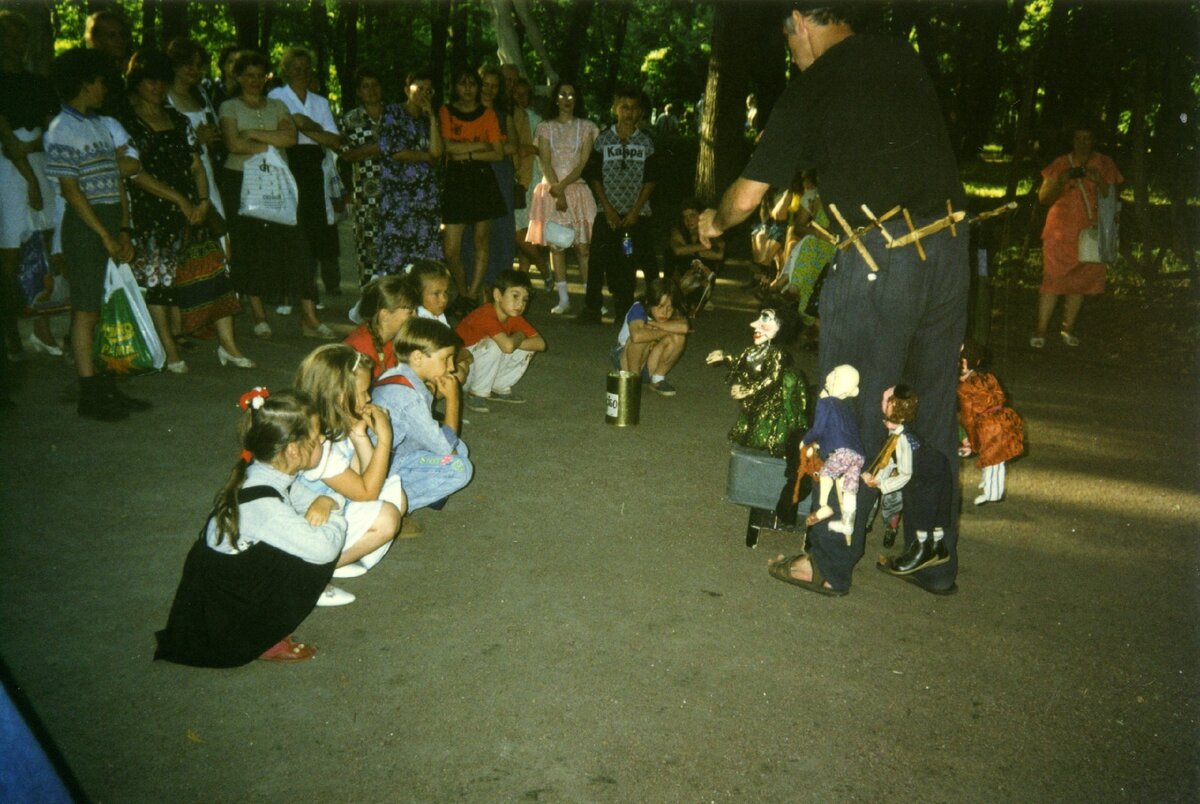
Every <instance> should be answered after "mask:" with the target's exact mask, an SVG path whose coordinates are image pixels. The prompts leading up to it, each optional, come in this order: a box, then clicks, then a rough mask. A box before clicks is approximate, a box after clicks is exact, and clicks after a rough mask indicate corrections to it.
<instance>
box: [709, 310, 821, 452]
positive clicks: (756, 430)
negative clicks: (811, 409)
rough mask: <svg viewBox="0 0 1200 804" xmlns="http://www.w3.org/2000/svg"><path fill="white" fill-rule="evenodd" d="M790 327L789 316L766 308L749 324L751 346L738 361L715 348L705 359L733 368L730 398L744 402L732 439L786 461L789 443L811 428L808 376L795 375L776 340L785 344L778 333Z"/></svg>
mask: <svg viewBox="0 0 1200 804" xmlns="http://www.w3.org/2000/svg"><path fill="white" fill-rule="evenodd" d="M792 323H793V322H792V321H791V320H790V319H789V318H788V317H787V315H786V313H784V314H781V313H780V312H777V311H776V310H774V309H772V308H770V307H766V308H763V309H762V311H761V312H760V313H759V316H758V318H756V319H755V320H754V321H752V322H751V323H750V329H751V330H753V332H754V344H753V345H752V346H750V347H747V348H746V349H744V350H743V351H742V352H741V354H739V355H737V356H736V357H734V356H731V355H727V354H726V353H725V352H723V351H721V350H720V349H717V350H715V351H712V352H709V353H708V356H707V357H706V358H705V359H704V360H705V362H706V363H708V364H709V365H714V364H716V363H725V364H727V365H728V366H729V373H728V375H726V381H727V382H728V383H729V384H730V388H729V395H730V396H732V397H733V398H734V399H737V400H739V401H740V402H741V412H740V413H739V414H738V418H737V421H736V422H734V424H733V427H732V428H731V429H730V431H729V440H730V441H732V442H734V443H735V444H741V445H742V446H744V447H750V448H751V449H761V450H766V451H767V452H769V453H771V455H774V456H775V457H777V458H780V457H783V456H784V454H785V452H786V447H787V442H788V438H789V437H790V436H791V435H793V434H794V433H796V432H797V431H802V430H803V429H804V427H805V425H806V424H807V423H808V422H807V420H806V419H805V414H804V409H805V407H806V406H807V402H808V397H807V392H806V390H805V380H804V374H803V373H801V372H799V371H797V370H794V369H793V368H792V367H791V359H790V357H789V356H788V355H787V354H786V353H785V352H784V351H783V350H782V349H780V348H779V347H778V346H776V341H777V340H783V339H782V338H780V337H779V335H780V332H781V331H785V330H787V329H788V328H789V327H790V325H791V324H792Z"/></svg>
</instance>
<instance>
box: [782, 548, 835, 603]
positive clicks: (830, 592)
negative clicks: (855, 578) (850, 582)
mask: <svg viewBox="0 0 1200 804" xmlns="http://www.w3.org/2000/svg"><path fill="white" fill-rule="evenodd" d="M805 557H806V556H805V555H804V553H801V554H800V555H797V556H792V557H791V558H784V557H783V556H779V557H778V558H776V559H774V560H772V561H768V562H767V573H768V574H769V575H770V576H771V577H772V578H774V579H775V580H777V581H783V582H784V583H790V584H791V585H792V586H799V587H800V588H801V589H807V590H808V591H810V592H816V593H817V594H818V595H825V596H826V597H845V596H846V595H848V594H850V590H848V589H847V590H842V591H839V590H837V589H831V588H830V587H828V586H826V585H825V579H824V578H822V577H821V574H820V573H819V572H817V565H816V564H813V563H812V558H809V559H808V562H809V566H810V567H812V580H809V581H802V580H800V579H799V578H796V577H794V576H793V575H792V565H793V564H795V563H796V562H797V561H800V560H801V559H803V558H805Z"/></svg>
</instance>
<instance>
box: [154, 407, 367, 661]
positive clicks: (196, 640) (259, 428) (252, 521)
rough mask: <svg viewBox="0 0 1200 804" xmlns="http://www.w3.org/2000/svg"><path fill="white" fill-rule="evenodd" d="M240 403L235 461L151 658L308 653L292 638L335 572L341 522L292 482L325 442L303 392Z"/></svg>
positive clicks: (287, 657)
mask: <svg viewBox="0 0 1200 804" xmlns="http://www.w3.org/2000/svg"><path fill="white" fill-rule="evenodd" d="M239 404H240V406H241V407H242V408H243V410H245V413H244V414H243V418H242V422H241V428H240V429H241V442H242V456H241V459H240V460H239V461H238V463H237V465H236V466H235V467H234V468H233V471H232V472H231V473H230V475H229V480H228V481H227V482H226V484H225V487H224V488H223V489H221V491H220V492H219V493H218V494H217V497H216V502H215V506H214V508H213V512H212V514H211V515H210V516H209V518H208V522H207V523H206V524H205V526H204V528H202V529H201V531H200V537H199V539H198V540H197V541H196V542H195V543H194V544H193V545H192V549H191V551H190V552H189V553H188V556H187V560H186V561H185V562H184V565H183V577H182V578H181V579H180V581H179V588H178V589H177V590H176V592H175V602H174V603H173V604H172V605H171V613H170V615H169V617H168V618H167V627H166V628H164V629H163V630H162V631H159V632H158V634H157V638H158V649H157V650H156V651H155V653H154V658H155V659H163V660H165V661H168V662H176V663H178V664H187V665H192V666H195V667H238V666H241V665H244V664H247V663H248V662H251V661H253V660H254V659H262V660H265V661H282V662H295V661H303V660H305V659H311V658H312V657H313V655H314V654H315V653H316V649H315V648H313V647H312V646H310V645H305V644H303V643H300V642H294V641H293V640H292V637H291V633H292V631H293V630H294V629H295V628H296V627H297V626H298V625H299V624H300V623H301V622H302V621H303V620H304V618H305V617H307V616H308V615H309V613H310V612H311V611H312V610H313V608H314V607H315V606H316V604H317V600H318V598H319V597H320V596H321V594H322V592H324V590H325V586H326V584H328V583H329V579H330V578H331V577H332V575H333V569H334V565H335V564H336V563H337V561H338V557H339V555H340V554H341V552H342V546H343V544H344V543H345V540H346V519H345V517H344V516H342V514H341V512H340V511H338V510H336V508H335V504H334V501H333V500H332V499H331V498H329V497H326V496H324V495H318V494H316V493H315V492H313V491H311V490H308V489H307V488H306V487H305V486H304V484H302V483H295V482H294V481H295V480H296V476H297V474H299V472H300V471H302V470H304V469H311V468H313V467H315V466H316V465H317V464H318V463H319V462H320V460H321V454H322V444H323V443H324V441H325V437H324V436H323V435H322V434H321V430H320V423H319V420H318V417H317V413H316V411H315V410H314V408H313V405H312V403H311V402H310V401H309V399H308V398H307V397H306V396H304V395H303V394H299V393H296V392H292V391H284V392H282V393H279V394H275V395H273V396H271V395H269V394H268V392H267V389H265V388H255V389H254V390H252V391H250V392H248V393H246V394H244V395H243V396H242V398H241V401H240V403H239Z"/></svg>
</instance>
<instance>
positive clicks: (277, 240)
mask: <svg viewBox="0 0 1200 804" xmlns="http://www.w3.org/2000/svg"><path fill="white" fill-rule="evenodd" d="M270 69H271V63H270V62H269V61H267V59H266V57H265V56H262V55H260V54H258V53H255V52H253V51H249V50H247V51H243V52H241V53H239V54H238V57H237V59H236V61H235V62H234V66H233V74H234V79H235V80H236V81H237V84H238V95H237V96H236V97H234V98H231V99H230V100H227V101H225V102H224V103H222V104H221V135H222V137H223V138H224V141H225V147H226V148H227V149H228V150H229V157H228V158H227V159H226V160H225V169H224V170H223V171H221V173H222V179H220V181H223V182H226V183H227V184H228V187H227V192H226V195H227V197H229V198H241V197H242V183H243V178H244V176H243V169H244V167H245V164H246V161H247V160H248V159H250V158H251V157H253V156H255V155H257V154H266V153H267V152H268V151H270V149H271V148H275V149H276V152H277V153H280V154H283V153H285V151H284V149H287V148H290V147H291V146H293V145H295V144H296V126H295V124H294V123H293V122H292V116H291V114H290V113H289V112H288V108H287V106H285V105H284V104H283V103H282V102H281V101H277V100H274V99H270V98H267V96H266V95H265V94H264V93H263V87H264V86H265V85H266V82H267V72H268V71H269V70H270ZM284 158H286V157H284ZM230 212H231V214H230V216H229V228H230V241H231V246H232V248H233V280H234V284H235V285H236V286H237V288H238V290H240V291H241V292H242V293H244V294H246V295H247V296H249V297H250V312H251V313H252V314H253V316H254V334H255V335H257V336H258V337H260V338H269V337H271V325H270V324H268V323H267V313H266V310H265V309H264V307H263V296H266V295H274V296H276V297H282V295H283V292H284V289H285V287H284V284H285V280H286V285H287V290H289V291H290V292H291V293H292V294H294V295H296V296H299V297H300V325H301V331H302V332H303V334H304V335H305V336H306V337H312V338H333V337H334V333H333V330H331V329H330V328H329V327H328V326H326V325H325V324H322V323H321V322H320V321H319V320H318V319H317V308H316V303H315V299H316V296H317V288H316V282H315V281H314V278H313V272H312V255H311V253H310V252H309V251H308V244H307V241H306V240H305V239H304V238H303V237H302V236H301V234H300V231H299V229H298V227H296V226H294V225H292V226H288V225H285V224H281V223H274V222H271V221H265V220H262V219H259V218H254V217H251V216H249V215H246V214H244V213H243V212H242V211H241V210H240V209H239V210H238V211H236V212H233V211H232V210H230Z"/></svg>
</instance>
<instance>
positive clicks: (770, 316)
mask: <svg viewBox="0 0 1200 804" xmlns="http://www.w3.org/2000/svg"><path fill="white" fill-rule="evenodd" d="M750 329H752V330H754V345H755V346H761V345H762V344H764V343H767V342H768V341H773V340H775V336H776V335H778V334H779V319H778V318H776V317H775V311H774V310H763V311H762V314H761V315H760V316H759V317H758V318H756V319H754V321H752V322H750Z"/></svg>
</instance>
